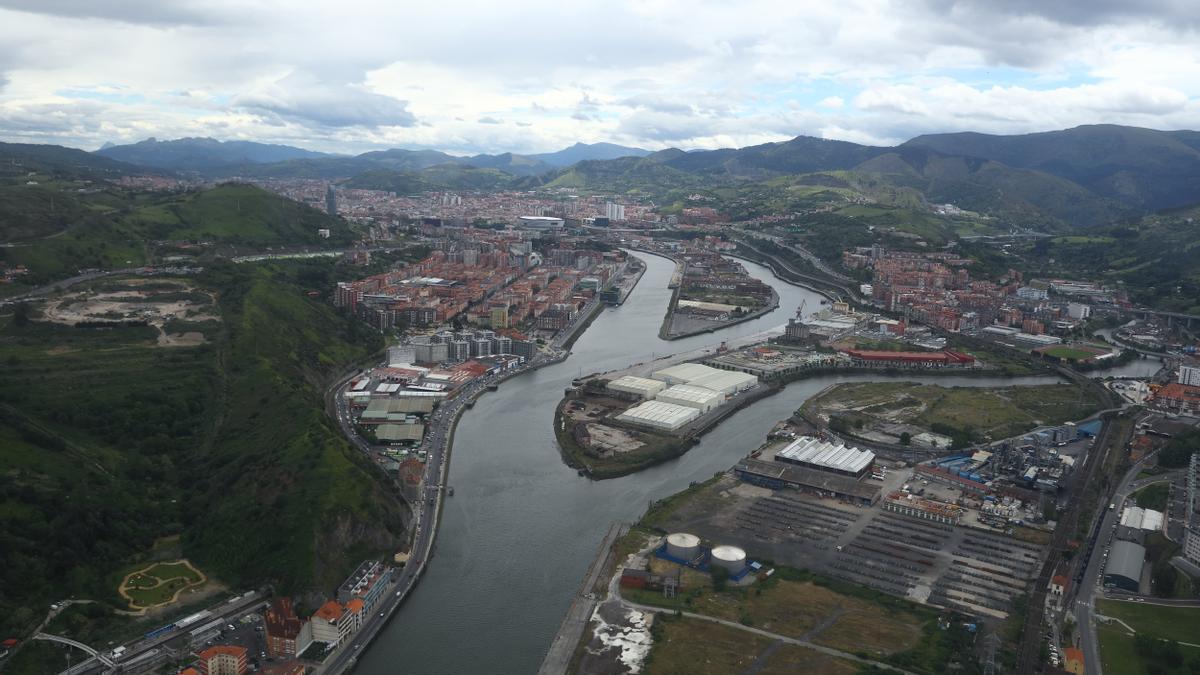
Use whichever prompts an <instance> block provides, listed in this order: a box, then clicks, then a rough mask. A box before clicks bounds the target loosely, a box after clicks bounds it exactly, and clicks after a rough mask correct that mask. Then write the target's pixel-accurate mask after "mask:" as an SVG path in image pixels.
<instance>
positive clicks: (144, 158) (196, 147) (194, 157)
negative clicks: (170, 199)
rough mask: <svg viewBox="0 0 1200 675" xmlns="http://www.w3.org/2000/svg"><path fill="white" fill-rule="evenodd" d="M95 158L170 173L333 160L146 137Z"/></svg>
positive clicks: (272, 148) (282, 149)
mask: <svg viewBox="0 0 1200 675" xmlns="http://www.w3.org/2000/svg"><path fill="white" fill-rule="evenodd" d="M95 154H96V155H100V156H102V157H110V158H112V159H117V160H121V161H123V162H129V163H131V164H137V165H140V166H150V167H155V168H158V169H166V170H169V171H197V172H201V173H203V172H209V171H213V170H215V169H223V168H228V167H232V166H241V165H243V164H265V163H271V162H283V161H287V160H293V159H314V158H322V157H332V156H333V155H328V154H326V153H323V152H313V151H312V150H304V149H302V148H295V147H292V146H290V145H272V144H267V143H254V142H251V141H218V140H216V139H212V138H178V139H175V140H168V141H160V140H158V139H156V138H148V139H146V140H144V141H140V142H138V143H132V144H130V145H110V146H106V147H104V148H101V149H100V150H97V151H96V153H95Z"/></svg>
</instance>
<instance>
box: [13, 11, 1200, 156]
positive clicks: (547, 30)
mask: <svg viewBox="0 0 1200 675" xmlns="http://www.w3.org/2000/svg"><path fill="white" fill-rule="evenodd" d="M1018 5H1019V6H1017V7H1015V8H1014V7H1013V6H1012V4H1011V3H1003V4H1001V3H988V2H952V1H949V0H921V1H914V2H886V1H882V0H880V1H875V0H863V1H861V2H855V3H849V4H845V5H839V6H838V7H830V6H824V5H817V6H803V5H801V6H787V7H778V6H775V5H774V4H773V3H761V4H760V5H758V6H755V7H746V6H743V5H739V6H736V7H734V6H724V5H721V4H718V3H707V4H705V3H702V4H699V5H696V4H693V3H688V4H681V3H675V2H646V3H629V4H614V5H609V4H584V5H577V4H572V5H571V6H569V7H567V6H558V5H554V4H549V3H547V4H543V5H538V4H536V3H535V4H524V5H522V6H520V7H516V8H513V7H509V6H503V7H502V6H491V5H488V4H482V3H481V4H471V3H465V4H461V3H460V4H454V5H438V6H436V7H427V6H409V5H404V4H401V5H399V6H387V5H382V4H375V3H342V4H339V5H337V6H328V5H326V4H324V3H312V4H310V5H307V6H301V7H298V8H295V7H289V8H282V7H277V6H274V5H271V4H269V3H251V4H248V5H247V4H246V3H236V4H234V3H220V2H218V3H204V4H200V3H190V2H179V3H171V4H170V5H169V6H158V5H153V4H149V3H142V2H137V1H135V0H129V1H126V2H120V3H106V4H105V5H103V6H93V5H92V4H91V3H79V2H73V1H71V0H58V1H55V2H37V3H34V2H31V1H29V0H7V1H5V2H0V19H2V20H0V44H3V45H5V46H4V47H3V48H0V138H2V139H3V140H6V141H18V142H34V143H58V144H64V145H70V146H75V147H82V148H85V149H96V148H98V147H100V146H101V145H102V144H104V143H106V142H113V143H130V142H136V141H138V140H142V139H145V138H147V137H151V136H154V137H159V138H178V137H184V136H211V137H215V138H220V139H223V140H253V141H259V142H268V143H286V144H291V145H297V146H300V147H305V148H311V149H314V150H321V151H327V152H338V153H350V154H353V153H359V152H364V151H368V150H376V149H382V148H389V147H403V148H413V149H421V148H432V149H439V150H443V151H446V152H450V153H453V154H473V153H476V152H490V153H494V152H505V151H511V152H516V153H533V152H544V151H550V150H556V149H559V148H562V147H567V146H570V145H572V144H573V143H575V142H576V141H583V142H612V143H618V144H622V145H630V146H637V147H643V148H646V149H649V150H657V149H662V148H666V147H680V148H684V149H708V148H717V147H741V146H746V145H753V144H757V143H763V142H770V141H780V140H785V139H788V138H792V137H794V136H797V135H810V136H817V137H823V138H833V139H839V140H847V141H854V142H859V143H867V144H875V145H889V144H894V143H897V142H900V141H903V140H906V139H907V138H910V137H912V136H916V135H919V134H921V133H928V132H935V131H936V132H947V131H963V130H971V131H980V132H987V133H1027V132H1035V131H1046V130H1050V129H1058V128H1065V127H1072V126H1076V125H1079V124H1093V123H1115V124H1129V125H1135V126H1145V127H1151V128H1158V129H1178V128H1197V127H1200V99H1198V96H1200V65H1197V64H1198V63H1200V59H1197V58H1196V56H1197V50H1196V48H1195V46H1194V43H1195V40H1194V38H1195V32H1196V21H1195V18H1194V16H1193V14H1192V12H1191V11H1190V8H1189V7H1188V6H1187V5H1186V4H1185V3H1178V2H1170V1H1163V2H1157V3H1148V4H1145V5H1143V6H1140V7H1137V8H1131V7H1126V6H1124V5H1122V4H1120V3H1110V2H1105V3H1100V4H1098V5H1097V4H1095V3H1057V4H1055V5H1054V6H1053V7H1050V8H1040V7H1038V6H1037V5H1036V4H1035V3H1018ZM423 26H424V27H426V28H422V27H423ZM433 28H436V30H434V29H433ZM151 55H153V58H150V56H151Z"/></svg>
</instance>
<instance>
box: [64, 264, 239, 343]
mask: <svg viewBox="0 0 1200 675" xmlns="http://www.w3.org/2000/svg"><path fill="white" fill-rule="evenodd" d="M214 305H215V301H214V299H213V297H212V296H211V295H210V294H209V293H207V292H205V291H201V290H199V289H197V288H195V287H194V286H192V285H191V284H189V283H187V282H186V281H176V280H164V279H124V280H121V281H119V282H108V283H106V284H103V285H99V286H96V287H93V288H90V289H84V290H80V291H75V292H71V293H66V294H64V295H61V296H59V297H56V298H53V299H51V300H48V301H47V302H46V304H45V305H44V306H43V307H42V319H43V320H45V321H50V322H53V323H60V324H66V325H72V326H73V325H76V324H81V323H84V324H89V323H105V322H114V323H116V322H130V321H144V322H145V323H146V324H147V325H150V326H153V327H155V328H157V329H158V331H159V336H158V346H160V347H193V346H196V345H201V344H204V342H205V341H206V338H205V336H204V333H203V332H202V331H200V330H189V329H184V328H186V326H184V327H182V328H181V326H180V323H182V322H186V324H197V323H201V322H206V321H207V322H215V321H220V317H219V316H218V315H217V313H216V312H215V311H214Z"/></svg>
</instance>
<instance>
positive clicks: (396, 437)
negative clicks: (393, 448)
mask: <svg viewBox="0 0 1200 675" xmlns="http://www.w3.org/2000/svg"><path fill="white" fill-rule="evenodd" d="M424 435H425V425H423V424H380V425H379V427H378V428H377V429H375V438H378V439H379V440H381V441H418V442H419V441H420V440H421V437H422V436H424Z"/></svg>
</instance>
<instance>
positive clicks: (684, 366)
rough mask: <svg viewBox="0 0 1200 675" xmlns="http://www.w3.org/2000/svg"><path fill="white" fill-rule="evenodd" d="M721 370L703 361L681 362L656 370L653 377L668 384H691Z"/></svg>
mask: <svg viewBox="0 0 1200 675" xmlns="http://www.w3.org/2000/svg"><path fill="white" fill-rule="evenodd" d="M719 372H721V371H719V370H717V369H716V368H710V367H708V366H706V365H704V364H701V363H679V364H676V365H674V366H669V367H667V368H663V369H662V370H656V371H654V373H653V374H652V375H651V377H653V378H654V379H656V380H662V381H663V382H666V383H667V384H691V382H692V381H693V380H697V379H699V378H701V377H704V376H705V375H709V374H711V373H719Z"/></svg>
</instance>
